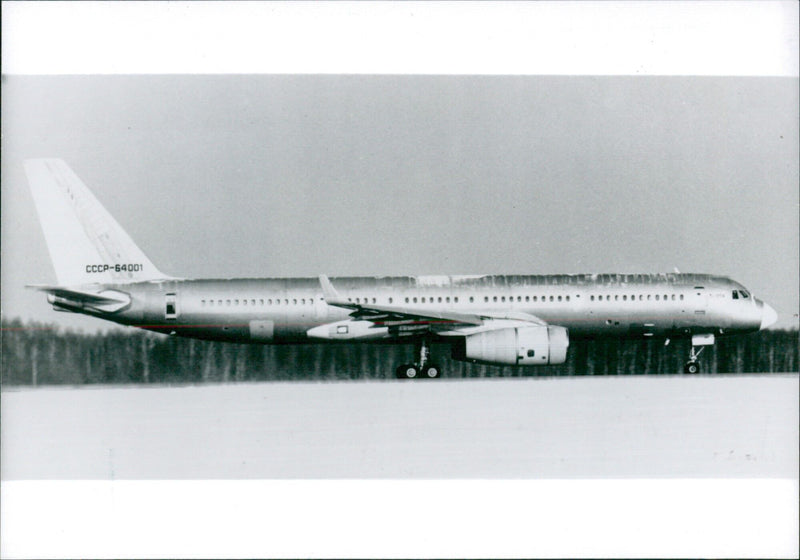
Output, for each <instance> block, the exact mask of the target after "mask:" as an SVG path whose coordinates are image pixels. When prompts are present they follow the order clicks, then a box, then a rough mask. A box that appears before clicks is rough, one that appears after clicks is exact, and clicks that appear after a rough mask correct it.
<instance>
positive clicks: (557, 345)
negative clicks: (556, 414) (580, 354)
mask: <svg viewBox="0 0 800 560" xmlns="http://www.w3.org/2000/svg"><path fill="white" fill-rule="evenodd" d="M568 347H569V336H568V335H567V329H565V328H564V327H558V326H551V325H534V326H526V327H506V328H500V329H494V330H487V331H483V332H478V333H474V334H470V335H467V336H465V337H464V338H463V339H462V340H461V341H460V343H457V344H455V345H454V346H453V349H452V357H453V359H455V360H461V361H465V362H479V363H484V364H492V365H511V366H545V365H550V364H563V363H564V362H565V361H566V360H567V348H568Z"/></svg>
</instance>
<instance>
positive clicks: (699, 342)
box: [683, 334, 714, 374]
mask: <svg viewBox="0 0 800 560" xmlns="http://www.w3.org/2000/svg"><path fill="white" fill-rule="evenodd" d="M713 345H714V335H713V334H696V335H694V336H693V337H692V348H691V350H689V361H688V362H686V364H685V365H684V366H683V373H691V374H695V373H700V363H699V361H698V357H699V356H700V353H701V352H702V351H703V349H704V348H705V347H706V346H713ZM698 346H699V347H700V349H699V350H698V349H697V347H698Z"/></svg>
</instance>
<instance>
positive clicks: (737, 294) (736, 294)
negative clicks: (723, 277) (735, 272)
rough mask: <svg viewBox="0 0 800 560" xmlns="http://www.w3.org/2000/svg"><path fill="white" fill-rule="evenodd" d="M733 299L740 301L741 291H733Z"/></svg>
mask: <svg viewBox="0 0 800 560" xmlns="http://www.w3.org/2000/svg"><path fill="white" fill-rule="evenodd" d="M733 299H739V291H738V290H733Z"/></svg>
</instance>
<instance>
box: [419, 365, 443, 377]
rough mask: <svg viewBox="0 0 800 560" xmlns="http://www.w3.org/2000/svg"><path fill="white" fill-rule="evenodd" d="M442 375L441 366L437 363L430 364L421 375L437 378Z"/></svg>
mask: <svg viewBox="0 0 800 560" xmlns="http://www.w3.org/2000/svg"><path fill="white" fill-rule="evenodd" d="M441 375H442V368H441V367H439V365H438V364H431V365H429V366H427V367H426V368H425V371H424V373H423V377H424V378H425V379H438V378H439V377H441Z"/></svg>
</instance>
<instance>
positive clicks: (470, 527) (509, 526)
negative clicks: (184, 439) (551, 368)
mask: <svg viewBox="0 0 800 560" xmlns="http://www.w3.org/2000/svg"><path fill="white" fill-rule="evenodd" d="M797 495H798V483H797V481H796V480H780V479H775V480H694V479H693V480H546V481H486V480H480V481H478V480H460V481H304V482H300V481H116V482H101V481H60V482H53V481H44V482H42V481H39V482H34V481H12V482H5V483H4V484H3V508H2V526H3V534H2V550H1V551H0V552H2V556H3V557H4V558H9V557H15V558H36V557H38V558H65V557H106V558H108V557H116V558H131V557H153V556H156V557H176V558H177V557H191V556H202V557H219V558H232V557H265V556H266V557H392V558H398V557H399V558H413V557H428V558H431V557H460V558H466V557H493V558H508V557H585V556H610V557H618V558H623V557H628V558H632V557H639V558H642V557H651V556H659V557H676V558H677V557H727V558H738V557H769V558H782V557H795V558H796V557H797V554H798V541H797V537H798V522H800V519H799V518H798V502H797ZM11 512H13V515H12V513H11Z"/></svg>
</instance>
